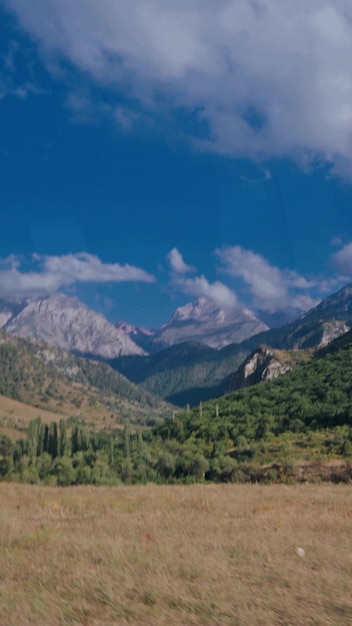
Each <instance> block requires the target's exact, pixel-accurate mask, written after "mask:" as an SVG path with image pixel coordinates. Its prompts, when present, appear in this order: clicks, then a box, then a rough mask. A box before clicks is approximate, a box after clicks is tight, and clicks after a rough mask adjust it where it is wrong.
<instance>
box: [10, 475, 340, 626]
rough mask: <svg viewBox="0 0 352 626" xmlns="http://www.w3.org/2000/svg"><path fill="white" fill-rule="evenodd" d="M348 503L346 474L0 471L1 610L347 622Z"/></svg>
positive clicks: (202, 624) (280, 625) (68, 618)
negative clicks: (95, 482)
mask: <svg viewBox="0 0 352 626" xmlns="http://www.w3.org/2000/svg"><path fill="white" fill-rule="evenodd" d="M351 510H352V490H351V488H350V487H349V486H344V485H338V486H332V485H317V486H315V485H301V486H282V485H272V486H264V487H261V486H258V485H252V486H250V485H248V486H247V485H246V486H244V485H235V486H234V485H213V484H210V485H195V486H172V487H171V486H170V487H168V486H160V487H159V486H146V487H143V486H140V487H118V488H105V487H102V488H92V487H76V488H67V489H59V488H49V487H47V488H45V487H36V486H33V487H32V486H31V487H29V486H26V485H17V484H9V483H1V484H0V624H1V626H11V625H15V626H26V625H27V624H36V625H37V626H38V625H43V626H47V625H50V626H56V625H59V624H60V625H61V624H76V625H77V624H82V625H86V626H96V625H99V626H107V625H112V624H118V625H121V626H124V625H127V624H130V625H139V624H143V625H148V626H161V625H163V626H164V625H165V626H166V625H168V626H171V625H175V626H176V625H177V626H183V625H184V626H186V625H199V626H207V625H209V626H210V625H211V626H214V625H219V626H220V625H221V626H230V625H231V626H236V625H237V626H259V625H260V626H263V625H270V626H276V625H277V626H289V625H290V626H291V625H292V626H293V625H294V626H313V625H314V626H345V625H346V626H347V625H349V626H350V624H351V623H352V596H351V576H352V556H351V555H352V516H351ZM298 548H301V549H303V550H304V551H305V554H304V556H300V555H299V554H298V553H297V549H298ZM298 552H299V550H298Z"/></svg>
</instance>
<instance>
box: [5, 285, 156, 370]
mask: <svg viewBox="0 0 352 626" xmlns="http://www.w3.org/2000/svg"><path fill="white" fill-rule="evenodd" d="M0 327H2V329H3V330H5V331H6V332H8V333H10V334H12V335H15V336H16V337H22V338H26V337H28V338H32V339H37V340H38V341H43V342H45V343H48V344H50V345H52V346H56V347H58V348H61V349H63V350H68V351H69V352H74V353H77V354H82V355H86V356H91V357H98V358H102V359H111V358H114V357H117V356H120V355H125V354H144V350H142V348H140V347H139V346H137V345H136V344H135V343H134V342H133V341H132V340H131V339H130V338H129V337H128V336H126V335H125V333H124V332H122V331H121V330H119V329H117V328H115V327H114V325H113V324H110V322H108V321H107V320H106V319H105V318H104V317H103V315H100V314H99V313H96V312H95V311H92V310H91V309H89V308H88V307H87V306H85V305H84V304H82V303H81V302H79V301H78V300H76V299H74V298H69V297H68V296H65V295H62V294H55V295H52V296H48V297H45V298H36V299H26V300H23V301H22V302H6V301H1V302H0Z"/></svg>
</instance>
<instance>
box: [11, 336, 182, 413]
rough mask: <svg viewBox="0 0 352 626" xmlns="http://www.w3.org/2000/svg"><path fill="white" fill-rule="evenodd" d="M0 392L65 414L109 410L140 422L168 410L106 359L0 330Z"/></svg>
mask: <svg viewBox="0 0 352 626" xmlns="http://www.w3.org/2000/svg"><path fill="white" fill-rule="evenodd" d="M0 394H3V395H6V396H8V397H10V398H13V399H15V400H19V401H22V402H26V403H27V404H30V405H32V406H33V405H36V406H38V407H41V408H44V409H48V410H49V409H50V410H52V411H58V412H60V413H61V412H62V413H64V414H66V415H67V414H73V413H74V414H77V412H79V413H80V414H81V415H86V414H87V415H89V416H90V417H93V418H94V414H95V413H97V414H99V413H100V414H101V412H102V411H105V412H106V413H109V414H110V413H112V414H113V415H114V419H116V420H117V421H118V420H121V419H124V418H126V417H129V418H130V419H131V420H132V421H144V419H145V418H146V417H148V416H151V415H166V414H170V411H171V408H170V407H169V406H167V405H166V404H165V402H163V401H162V400H161V399H160V398H157V397H155V396H152V395H151V394H149V393H148V392H147V391H145V390H144V389H142V388H140V387H137V386H136V385H134V384H133V383H131V382H130V381H129V380H127V379H126V378H125V377H124V376H122V375H121V374H119V373H118V372H116V371H114V370H113V369H112V368H111V367H109V366H108V365H106V364H105V363H100V362H96V361H90V360H88V359H84V358H81V357H78V356H74V355H72V354H69V353H67V352H64V351H62V350H60V349H59V348H54V347H52V346H48V345H45V344H42V343H37V342H35V341H31V340H28V339H27V340H25V339H19V338H17V337H13V336H11V335H9V334H7V333H4V332H0Z"/></svg>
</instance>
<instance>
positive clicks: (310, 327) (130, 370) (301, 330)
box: [110, 309, 348, 407]
mask: <svg viewBox="0 0 352 626" xmlns="http://www.w3.org/2000/svg"><path fill="white" fill-rule="evenodd" d="M329 310H330V309H329ZM336 317H337V319H340V318H341V314H338V312H336ZM347 321H348V320H347ZM335 325H336V323H335V322H334V320H333V319H330V320H328V318H327V317H324V312H321V319H316V315H311V314H309V315H308V316H307V319H305V320H304V321H300V320H298V321H296V322H292V323H290V324H286V326H282V327H280V328H274V329H271V330H267V331H264V332H261V333H259V334H257V335H254V336H253V337H250V338H249V339H246V340H245V341H243V342H242V343H239V344H231V345H229V346H226V347H225V348H222V349H221V350H214V349H213V348H209V347H208V346H204V345H201V344H199V343H196V342H186V343H183V344H179V345H176V346H172V347H171V348H167V349H166V350H162V351H161V352H158V353H156V354H152V355H149V356H123V357H120V358H118V359H113V360H112V361H110V365H111V366H112V367H113V368H114V369H116V370H117V371H118V372H120V373H121V374H123V375H124V376H126V377H127V378H128V379H129V380H132V381H133V382H134V383H137V384H139V385H140V386H141V387H143V388H144V389H146V390H147V391H149V392H150V393H153V394H156V395H158V396H161V397H162V398H164V399H165V400H167V401H168V402H171V403H172V404H175V405H177V406H182V407H184V406H186V404H188V403H189V404H191V405H192V406H195V405H197V404H198V403H199V402H200V401H203V402H204V401H206V400H209V399H210V398H213V397H214V396H219V395H221V394H223V393H225V392H226V391H227V390H228V378H229V376H230V375H232V374H234V372H235V371H236V370H237V368H238V367H239V366H240V365H241V363H242V362H243V360H244V359H245V358H246V357H247V356H248V355H249V354H250V353H251V352H253V350H256V349H257V348H258V346H259V345H260V344H266V345H268V346H270V349H271V350H274V349H277V350H279V351H280V352H281V351H283V352H282V353H281V355H278V360H279V361H280V360H281V359H282V358H283V359H284V360H287V359H289V360H290V362H292V364H293V365H296V364H297V363H295V362H294V361H295V356H294V355H295V354H297V355H298V356H297V360H298V361H299V360H300V359H301V357H302V353H303V349H306V348H309V349H312V348H314V347H315V346H318V345H319V343H320V342H321V340H322V337H323V336H324V333H325V332H327V333H328V334H329V333H330V334H331V336H332V337H333V336H335V335H334V332H337V331H336V328H334V327H335ZM339 332H342V331H341V329H340V331H339ZM291 350H294V353H293V355H292V353H291V356H289V355H290V351H291ZM285 351H286V356H285V354H284V353H285Z"/></svg>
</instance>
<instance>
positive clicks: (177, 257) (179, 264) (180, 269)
mask: <svg viewBox="0 0 352 626" xmlns="http://www.w3.org/2000/svg"><path fill="white" fill-rule="evenodd" d="M167 259H168V261H169V263H170V266H171V269H172V270H173V271H174V272H176V274H188V273H189V272H195V271H196V268H195V267H193V265H187V263H185V261H184V259H183V256H182V254H181V252H179V251H178V250H177V248H172V250H170V252H169V254H168V255H167Z"/></svg>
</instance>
